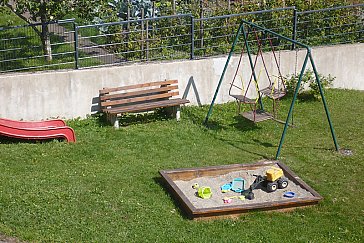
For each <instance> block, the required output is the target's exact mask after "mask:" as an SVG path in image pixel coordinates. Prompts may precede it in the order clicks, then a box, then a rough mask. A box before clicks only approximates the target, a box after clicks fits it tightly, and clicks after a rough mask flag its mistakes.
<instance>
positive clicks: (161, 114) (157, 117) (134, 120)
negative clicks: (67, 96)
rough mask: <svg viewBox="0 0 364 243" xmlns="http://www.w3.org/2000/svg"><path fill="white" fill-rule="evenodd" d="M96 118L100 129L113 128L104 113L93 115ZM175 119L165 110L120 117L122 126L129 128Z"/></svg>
mask: <svg viewBox="0 0 364 243" xmlns="http://www.w3.org/2000/svg"><path fill="white" fill-rule="evenodd" d="M92 117H94V118H96V120H97V123H98V125H99V126H100V127H104V126H112V124H110V122H109V121H108V120H107V117H106V115H105V114H104V113H97V114H94V115H92ZM172 119H175V118H174V117H173V116H171V114H170V113H169V112H168V111H167V110H165V109H156V110H154V111H152V112H147V113H139V114H125V115H122V116H120V117H118V120H119V123H120V126H129V125H135V124H144V123H151V122H156V121H165V120H172Z"/></svg>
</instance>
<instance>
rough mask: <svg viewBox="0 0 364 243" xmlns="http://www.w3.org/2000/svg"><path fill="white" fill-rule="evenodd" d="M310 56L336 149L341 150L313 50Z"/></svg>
mask: <svg viewBox="0 0 364 243" xmlns="http://www.w3.org/2000/svg"><path fill="white" fill-rule="evenodd" d="M309 56H310V61H311V65H312V68H313V72H314V73H315V77H316V82H317V85H318V87H319V90H320V94H321V98H322V103H323V104H324V107H325V112H326V117H327V120H328V122H329V125H330V130H331V136H332V139H333V141H334V144H335V149H336V151H339V145H338V143H337V140H336V135H335V131H334V127H333V125H332V122H331V118H330V112H329V109H328V108H327V103H326V99H325V95H324V92H323V90H322V86H321V82H320V77H319V75H318V72H317V69H316V66H315V63H314V61H313V58H312V54H311V52H309Z"/></svg>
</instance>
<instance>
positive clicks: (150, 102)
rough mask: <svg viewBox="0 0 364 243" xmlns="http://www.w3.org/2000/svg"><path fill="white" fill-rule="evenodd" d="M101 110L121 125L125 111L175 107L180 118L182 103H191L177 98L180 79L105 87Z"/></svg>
mask: <svg viewBox="0 0 364 243" xmlns="http://www.w3.org/2000/svg"><path fill="white" fill-rule="evenodd" d="M99 94H100V108H101V111H102V112H104V113H105V114H106V115H107V119H108V121H110V122H111V123H112V124H114V127H115V128H118V127H119V121H118V116H120V115H122V114H125V113H139V112H145V111H151V110H154V109H156V108H163V107H175V108H176V113H175V114H176V118H177V120H179V119H180V105H182V104H186V103H189V102H190V101H189V100H187V99H181V98H175V97H176V96H178V95H179V92H178V80H165V81H159V82H151V83H143V84H135V85H128V86H122V87H115V88H103V89H101V90H100V91H99Z"/></svg>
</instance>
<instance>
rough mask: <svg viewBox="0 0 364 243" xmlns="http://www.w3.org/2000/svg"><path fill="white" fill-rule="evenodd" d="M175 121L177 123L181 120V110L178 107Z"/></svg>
mask: <svg viewBox="0 0 364 243" xmlns="http://www.w3.org/2000/svg"><path fill="white" fill-rule="evenodd" d="M176 119H177V121H179V120H181V108H180V107H179V106H177V107H176Z"/></svg>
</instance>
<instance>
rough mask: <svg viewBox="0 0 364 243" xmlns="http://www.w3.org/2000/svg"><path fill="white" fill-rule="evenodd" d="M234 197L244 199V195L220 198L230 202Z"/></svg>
mask: <svg viewBox="0 0 364 243" xmlns="http://www.w3.org/2000/svg"><path fill="white" fill-rule="evenodd" d="M234 198H238V199H240V200H245V197H244V196H232V197H224V198H223V199H222V200H223V202H224V203H231V202H232V201H233V199H234Z"/></svg>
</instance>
